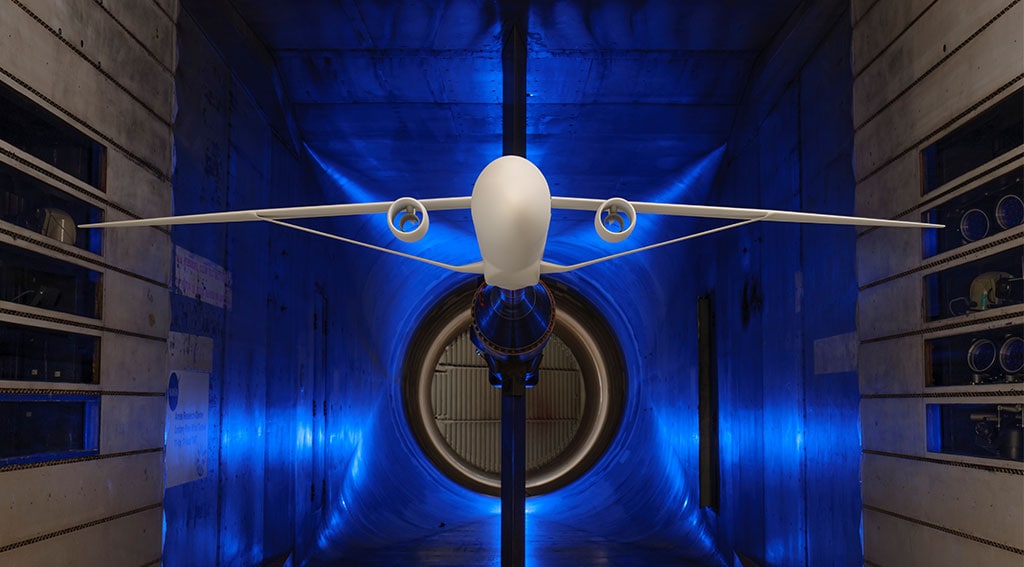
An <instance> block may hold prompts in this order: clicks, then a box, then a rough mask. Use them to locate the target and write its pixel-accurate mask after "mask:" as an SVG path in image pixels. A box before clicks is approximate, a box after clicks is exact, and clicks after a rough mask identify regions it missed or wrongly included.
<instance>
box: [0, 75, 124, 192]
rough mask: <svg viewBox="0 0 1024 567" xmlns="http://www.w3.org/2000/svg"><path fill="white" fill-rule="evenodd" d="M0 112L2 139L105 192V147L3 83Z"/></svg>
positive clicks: (0, 135)
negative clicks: (103, 185) (102, 180)
mask: <svg viewBox="0 0 1024 567" xmlns="http://www.w3.org/2000/svg"><path fill="white" fill-rule="evenodd" d="M0 109H2V110H0V140H3V141H5V142H7V143H8V144H11V145H12V146H14V147H16V148H18V149H19V150H22V151H24V152H26V153H29V154H31V155H33V156H35V157H37V158H39V159H40V160H42V161H44V162H46V163H48V164H50V165H52V166H54V167H56V168H57V169H60V170H62V171H65V172H67V173H68V174H70V175H72V176H74V177H77V178H78V179H80V180H82V181H84V182H86V183H88V184H89V185H92V186H93V187H97V188H99V189H103V188H102V187H101V186H100V179H101V175H100V172H101V167H102V164H103V152H104V148H103V146H101V145H100V144H97V143H96V142H94V141H93V140H92V139H91V138H89V137H88V136H86V135H85V134H83V133H81V132H80V131H78V130H77V129H75V128H73V127H71V126H70V125H68V124H67V123H66V122H64V121H62V120H60V119H58V118H57V117H56V116H54V115H52V114H50V112H49V111H47V110H44V109H43V108H41V107H39V106H38V105H37V104H36V103H34V102H32V101H31V100H29V99H27V98H25V97H24V96H22V95H21V94H19V93H17V92H15V91H13V90H11V88H10V87H8V86H6V85H4V84H3V83H0Z"/></svg>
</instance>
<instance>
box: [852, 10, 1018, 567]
mask: <svg viewBox="0 0 1024 567" xmlns="http://www.w3.org/2000/svg"><path fill="white" fill-rule="evenodd" d="M851 17H852V21H853V42H852V51H853V69H854V74H855V80H854V86H853V95H854V98H853V115H854V127H855V131H856V134H855V142H854V168H855V176H856V179H857V212H858V213H859V214H864V215H875V216H882V217H895V216H897V215H902V216H904V217H905V218H920V217H919V215H920V214H921V213H922V212H924V211H925V210H927V209H929V208H930V207H932V206H935V205H936V204H937V203H940V202H942V201H943V200H945V199H946V198H947V197H949V196H951V195H953V193H962V192H963V191H967V190H970V189H971V188H973V187H974V186H976V185H978V184H980V183H981V182H983V181H984V175H982V176H980V177H979V175H978V173H979V171H988V170H989V169H991V168H992V167H993V164H985V165H984V166H982V167H980V168H978V170H976V171H972V172H969V173H967V174H965V175H963V176H961V178H958V179H956V180H954V181H952V182H950V183H949V184H946V185H945V186H943V187H940V188H939V189H938V190H936V191H935V192H933V193H930V194H928V195H927V196H923V195H922V190H921V187H922V186H923V185H922V181H923V180H922V178H921V161H920V151H921V150H922V149H923V148H925V147H926V146H928V145H930V144H932V143H934V142H935V141H936V140H938V139H941V138H942V137H943V136H944V135H946V134H948V133H949V132H951V131H952V130H953V129H955V128H957V127H958V126H960V125H961V124H964V123H965V122H967V121H969V120H970V119H971V118H972V117H973V116H976V115H977V114H978V113H980V112H983V111H984V110H985V109H987V108H989V107H990V106H991V105H992V104H993V103H995V102H997V101H998V100H999V99H1001V98H1002V97H1003V96H1005V95H1007V94H1009V93H1011V92H1013V91H1015V90H1017V89H1019V88H1020V86H1021V83H1022V79H1024V73H1022V72H1024V58H1022V57H1021V53H1022V44H1021V42H1022V37H1024V7H1022V6H1021V4H1020V3H1019V2H1016V1H1007V0H985V1H980V2H972V3H969V4H968V3H964V2H958V1H956V0H938V1H935V2H925V1H920V2H918V1H914V2H906V1H896V0H892V1H889V0H881V1H876V2H867V1H856V0H855V1H854V2H853V6H852V10H851ZM1022 153H1024V152H1022V151H1021V149H1020V148H1018V149H1016V150H1012V151H1011V152H1010V153H1009V154H1006V155H1004V156H1003V157H1002V158H1000V159H999V160H997V161H998V162H999V163H1002V162H1004V161H1006V164H1007V167H1018V168H1019V167H1020V164H1021V163H1022V159H1021V155H1022ZM1011 162H1012V163H1011ZM1014 164H1015V165H1014ZM1004 169H1005V168H1004ZM1020 232H1021V231H1020V227H1018V229H1017V232H1016V239H1017V240H1016V242H1017V244H1016V246H1019V239H1020ZM1011 236H1013V235H1012V234H1011ZM921 242H922V240H921V235H920V234H919V232H918V231H906V232H901V233H899V234H892V233H891V232H886V231H872V232H868V233H865V234H864V235H862V236H861V237H860V238H858V242H857V265H858V270H857V281H858V284H859V286H860V288H861V291H860V299H859V304H858V308H859V313H858V322H859V330H860V339H861V347H860V360H859V367H860V376H861V380H860V388H861V395H862V401H861V408H860V409H861V411H860V417H861V423H862V428H863V449H864V455H863V462H862V463H863V464H862V467H863V500H864V512H863V525H864V527H863V531H864V534H863V535H864V557H865V563H866V564H868V565H1020V564H1021V563H1024V530H1022V529H1021V525H1022V524H1021V522H1022V506H1021V503H1022V502H1024V480H1022V478H1021V476H1022V475H1024V466H1022V465H1021V463H1019V462H1013V461H1002V460H992V459H983V458H974V457H961V456H955V455H948V454H942V453H932V452H929V451H928V444H927V442H926V437H927V428H926V425H927V420H926V416H925V406H926V405H927V404H935V403H1006V402H1009V403H1015V404H1019V403H1021V399H1022V398H1021V394H1022V389H1021V387H1020V385H1019V384H1018V385H1006V384H1003V385H994V386H984V387H952V388H949V387H947V388H930V387H926V385H925V368H924V365H925V364H926V360H927V358H926V355H925V339H927V338H931V337H934V336H938V335H942V334H943V333H945V334H950V333H953V332H956V333H960V332H971V331H982V330H985V329H989V328H995V327H1003V326H1007V325H1009V326H1016V327H1017V328H1018V329H1019V328H1020V326H1021V324H1022V321H1024V317H1022V316H1024V311H1022V310H1021V308H1020V306H1019V305H1018V306H1016V307H1011V308H1007V309H1006V310H1004V311H1005V312H1004V313H1002V314H1001V316H999V317H995V318H994V319H992V318H990V317H988V314H974V315H968V316H962V317H959V318H956V319H947V320H945V321H937V322H933V323H925V322H923V317H922V305H923V304H924V298H923V297H922V293H923V290H924V286H923V285H922V279H921V278H922V276H923V275H924V274H925V273H928V272H934V271H938V270H942V269H945V268H948V267H950V266H953V265H956V264H960V263H964V262H969V261H971V260H973V259H975V258H978V257H979V256H984V255H986V254H989V253H991V251H992V250H994V248H992V247H990V246H988V245H986V244H985V243H984V242H979V243H978V245H974V246H970V247H965V250H962V252H964V253H962V254H961V253H957V254H946V255H942V256H940V257H938V258H937V259H936V258H931V259H929V260H928V261H923V260H922V253H921V247H922V244H921ZM1007 246H1010V247H1012V246H1014V242H1013V239H1012V238H1011V240H1010V243H1009V244H1008V245H1004V248H1005V247H1007ZM954 327H955V328H957V330H950V329H951V328H954ZM944 328H945V331H944V330H943V329H944ZM986 390H987V391H986ZM979 395H981V396H982V397H978V396H979Z"/></svg>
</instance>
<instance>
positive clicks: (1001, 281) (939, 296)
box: [924, 247, 1024, 321]
mask: <svg viewBox="0 0 1024 567" xmlns="http://www.w3.org/2000/svg"><path fill="white" fill-rule="evenodd" d="M1022 265H1024V247H1018V248H1011V249H1009V250H1004V251H1002V252H999V253H997V254H992V255H991V256H986V257H983V258H979V259H977V260H973V261H970V262H966V263H963V264H959V265H956V266H953V267H950V268H947V269H945V270H942V271H939V272H936V273H933V274H930V275H928V276H925V278H924V284H925V290H926V302H925V303H926V308H927V310H926V313H925V318H926V319H927V320H928V321H935V320H938V319H946V318H948V317H957V316H961V315H966V314H968V313H980V312H983V311H988V310H990V309H996V308H1001V307H1008V306H1011V305H1019V304H1021V303H1024V279H1022V278H1021V270H1022Z"/></svg>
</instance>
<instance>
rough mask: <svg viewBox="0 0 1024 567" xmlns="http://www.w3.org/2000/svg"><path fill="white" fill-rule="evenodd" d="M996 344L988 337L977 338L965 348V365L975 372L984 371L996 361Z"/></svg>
mask: <svg viewBox="0 0 1024 567" xmlns="http://www.w3.org/2000/svg"><path fill="white" fill-rule="evenodd" d="M996 353H997V350H996V344H995V343H994V342H992V341H990V340H988V339H978V340H976V341H974V342H973V343H971V348H969V349H967V365H968V366H970V367H971V370H973V371H975V372H985V371H986V370H988V369H989V368H992V365H993V364H995V363H996Z"/></svg>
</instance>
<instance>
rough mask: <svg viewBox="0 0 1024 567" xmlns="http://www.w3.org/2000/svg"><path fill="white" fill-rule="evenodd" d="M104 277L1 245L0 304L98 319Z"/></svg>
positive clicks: (55, 260)
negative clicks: (98, 305) (101, 282)
mask: <svg viewBox="0 0 1024 567" xmlns="http://www.w3.org/2000/svg"><path fill="white" fill-rule="evenodd" d="M99 282H100V274H99V272H95V271H92V270H89V269H87V268H83V267H81V266H79V265H76V264H71V263H68V262H62V261H60V260H58V259H56V258H51V257H49V256H44V255H42V254H38V253H35V252H31V251H28V250H24V249H21V248H17V247H14V246H11V245H8V244H0V301H9V302H11V303H18V304H20V305H28V306H31V307H39V308H42V309H51V310H54V311H61V312H64V313H70V314H73V315H81V316H83V317H96V316H97V313H98V311H99V309H98V308H97V302H98V300H99V295H98V292H99V289H100V286H99Z"/></svg>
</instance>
